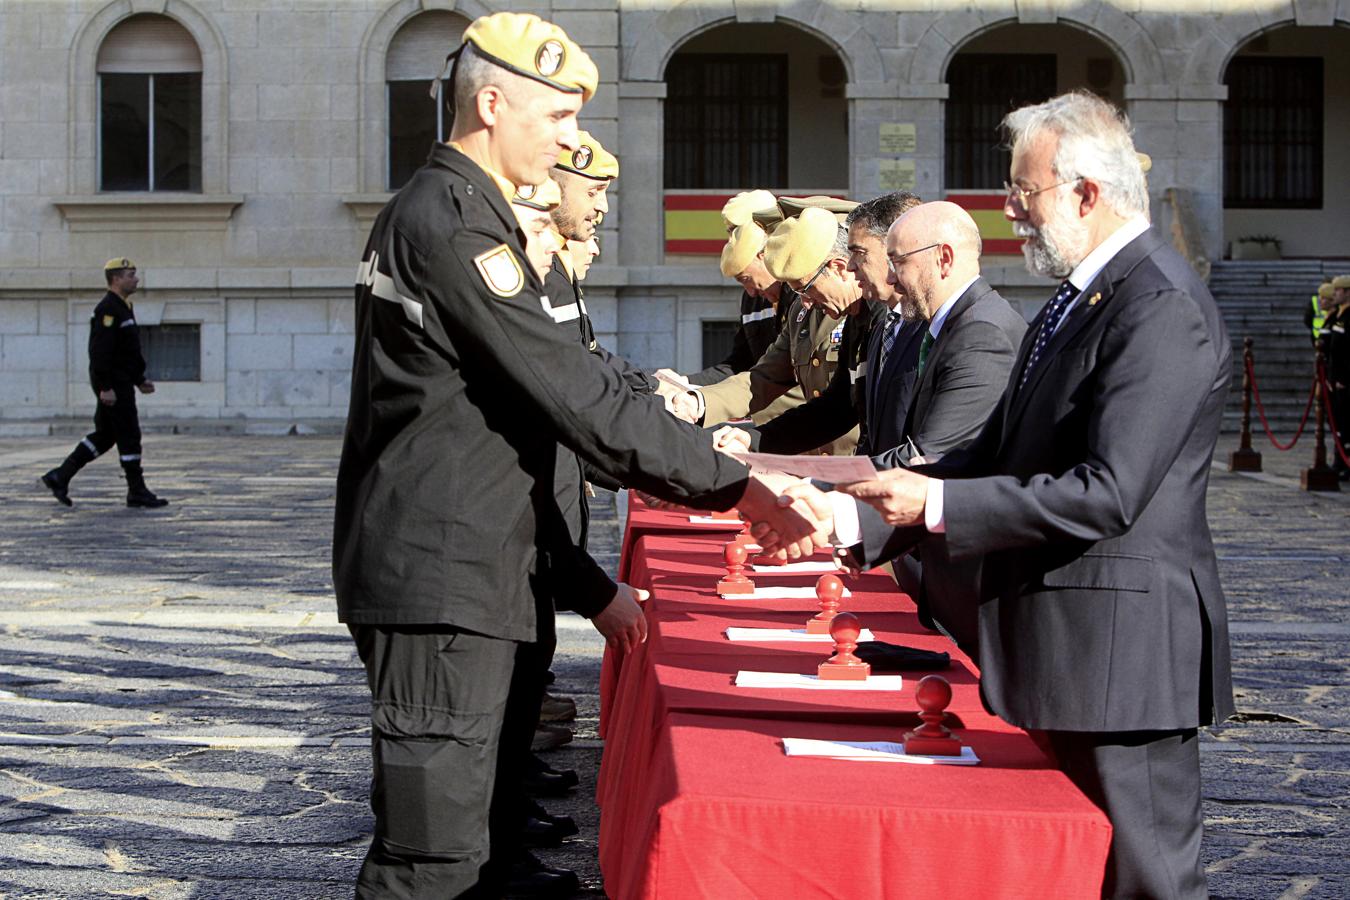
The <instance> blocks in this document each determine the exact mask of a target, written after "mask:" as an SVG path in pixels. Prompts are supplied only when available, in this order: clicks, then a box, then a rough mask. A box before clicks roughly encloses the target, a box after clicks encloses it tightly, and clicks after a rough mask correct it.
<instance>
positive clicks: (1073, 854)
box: [601, 713, 1111, 900]
mask: <svg viewBox="0 0 1350 900" xmlns="http://www.w3.org/2000/svg"><path fill="white" fill-rule="evenodd" d="M783 737H809V738H833V739H846V740H885V739H894V737H895V731H894V729H893V728H888V727H883V726H859V725H853V724H850V725H845V724H835V723H827V724H821V723H815V722H784V721H774V720H744V719H735V718H728V717H720V716H700V715H695V714H688V713H672V714H670V715H669V716H668V717H667V718H666V720H665V721H664V722H662V723H661V724H660V726H659V736H658V739H657V740H656V741H655V744H654V746H655V754H654V757H653V759H652V762H651V765H650V766H649V767H648V768H647V770H646V772H645V773H644V775H645V777H644V778H643V779H642V780H641V781H639V782H636V783H635V784H634V785H632V788H633V792H634V800H633V802H634V805H636V806H637V807H638V808H639V813H640V814H638V815H635V816H633V817H632V818H630V819H629V828H630V829H631V830H630V833H629V835H628V838H629V839H628V841H627V842H626V843H625V847H626V848H627V850H626V854H625V855H624V857H623V858H621V859H615V858H614V856H613V855H612V854H607V853H606V849H607V848H606V847H605V846H604V845H603V843H602V847H601V853H602V857H601V858H602V864H604V869H605V889H606V892H607V893H608V894H609V895H610V896H611V897H617V898H623V900H628V898H639V897H641V898H647V897H651V898H658V897H659V898H679V900H701V898H706V900H730V898H751V897H764V898H778V897H783V898H792V900H810V898H822V900H823V898H868V900H872V898H897V900H900V898H903V900H924V898H930V897H931V898H940V900H951V898H1001V897H1008V898H1014V897H1015V898H1027V897H1036V898H1042V897H1045V898H1049V897H1054V898H1061V897H1063V898H1080V897H1096V896H1098V895H1099V893H1100V890H1101V879H1102V867H1103V864H1104V862H1105V859H1106V853H1107V847H1108V845H1109V844H1110V839H1111V827H1110V825H1109V824H1108V823H1107V821H1106V817H1105V816H1104V815H1103V814H1102V813H1101V812H1100V811H1099V810H1097V808H1096V807H1094V806H1093V805H1092V804H1091V803H1089V802H1088V801H1087V800H1086V799H1085V798H1084V797H1083V796H1082V794H1080V793H1079V792H1078V791H1077V789H1075V788H1074V787H1073V786H1072V784H1070V782H1069V781H1068V779H1067V778H1065V777H1064V775H1063V774H1062V773H1060V772H1059V771H1057V770H1055V769H1053V768H1050V767H1048V766H1047V764H1046V760H1045V757H1044V756H1043V755H1041V753H1040V751H1039V750H1037V748H1036V746H1035V745H1034V744H1033V743H1032V742H1031V739H1030V738H1028V737H1027V736H1026V735H1025V734H1023V733H1020V732H1016V731H994V730H988V731H984V730H978V729H977V730H972V731H969V732H967V733H965V735H964V737H965V738H966V739H967V740H968V741H969V743H970V744H972V745H973V746H975V747H978V748H979V751H978V752H979V753H980V754H981V756H982V758H983V760H984V761H983V762H982V763H981V765H979V766H974V767H965V766H961V767H957V766H920V765H906V764H903V763H867V762H839V761H835V760H826V759H800V758H789V757H787V756H785V755H784V753H783V748H782V738H783ZM606 752H608V751H606ZM604 815H605V816H608V815H609V810H605V811H604Z"/></svg>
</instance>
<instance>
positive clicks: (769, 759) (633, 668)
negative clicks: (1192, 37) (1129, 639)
mask: <svg viewBox="0 0 1350 900" xmlns="http://www.w3.org/2000/svg"><path fill="white" fill-rule="evenodd" d="M686 520H687V519H686ZM631 522H632V519H631V518H630V523H631ZM664 525H665V526H668V527H669V528H670V529H671V530H666V531H647V532H644V533H640V534H635V535H631V541H626V543H625V546H626V547H627V551H626V552H627V556H628V558H627V568H626V573H627V575H628V576H629V579H630V583H633V584H635V585H638V586H641V587H646V588H648V589H649V590H651V591H652V598H651V599H650V600H649V601H648V602H647V610H646V612H647V617H648V627H649V637H648V640H647V643H646V644H644V645H641V646H640V647H639V648H638V649H637V650H636V651H634V652H633V653H631V654H630V655H629V656H628V657H627V658H626V659H622V660H620V659H618V658H617V657H615V656H613V655H612V654H607V655H606V660H605V680H604V681H602V692H601V694H602V695H601V702H602V722H603V723H604V725H605V735H606V742H605V752H604V759H603V762H602V765H601V773H600V779H599V782H598V786H597V801H598V803H599V804H600V807H601V826H600V864H601V869H602V871H603V872H604V876H605V889H606V892H607V893H608V894H609V896H611V897H614V898H624V900H627V898H639V897H641V898H679V900H684V898H700V897H707V898H718V900H726V898H737V897H785V898H798V897H802V898H811V897H822V898H824V897H844V898H852V897H859V898H872V897H878V898H883V897H895V898H900V897H904V898H916V897H918V898H921V897H929V896H932V897H938V896H941V897H943V898H944V900H947V898H950V897H953V896H958V897H1026V896H1054V897H1093V896H1097V894H1098V893H1099V892H1100V886H1101V879H1102V872H1103V867H1104V864H1105V860H1106V853H1107V848H1108V846H1109V843H1110V834H1111V830H1110V824H1109V823H1108V822H1107V820H1106V818H1105V816H1104V815H1103V814H1102V813H1101V811H1100V810H1098V809H1097V808H1096V807H1095V806H1094V805H1093V804H1092V803H1091V802H1090V801H1088V800H1087V798H1086V797H1084V796H1083V795H1082V794H1081V793H1080V792H1079V791H1078V790H1077V789H1076V788H1075V787H1074V786H1073V785H1072V784H1071V783H1070V782H1069V780H1068V779H1067V778H1066V777H1065V776H1064V775H1063V774H1062V773H1061V772H1059V771H1058V770H1057V769H1056V768H1055V767H1054V766H1053V764H1052V763H1051V762H1050V760H1048V759H1047V758H1046V757H1045V755H1044V754H1043V753H1042V752H1041V751H1040V749H1039V748H1038V747H1037V745H1036V744H1035V743H1034V742H1033V741H1032V740H1031V738H1030V737H1029V736H1028V735H1027V734H1026V733H1025V732H1023V731H1021V730H1020V729H1017V728H1015V727H1013V726H1011V725H1008V724H1007V723H1005V722H1003V721H1001V720H999V719H998V718H996V717H994V716H992V715H990V714H989V713H988V712H986V711H985V710H984V708H983V706H982V704H981V703H980V700H979V694H978V672H977V671H976V669H975V666H974V664H973V663H972V662H971V661H970V660H969V659H968V658H967V657H965V656H964V655H963V654H961V653H960V651H959V650H957V649H956V648H955V646H953V645H952V644H951V643H950V642H949V641H947V640H946V639H945V638H944V637H942V636H941V635H935V634H932V633H930V632H927V631H925V630H924V629H923V628H922V627H921V626H920V625H919V623H918V619H917V616H916V615H915V611H914V605H913V603H912V602H911V601H910V600H909V598H908V597H905V596H904V595H903V594H900V593H899V592H898V589H897V588H896V586H895V583H894V582H893V581H892V580H890V579H889V577H887V576H885V575H883V574H880V573H874V574H864V575H861V576H857V577H846V578H845V584H846V585H847V586H848V587H849V588H850V590H851V592H852V596H850V597H846V598H844V599H843V601H842V604H841V608H842V609H844V610H848V611H851V612H855V613H857V614H858V616H859V618H860V620H861V621H862V624H863V625H864V626H865V627H868V628H871V629H872V631H873V632H874V633H875V635H876V637H877V638H878V639H880V640H887V641H892V642H895V643H903V644H905V645H907V646H911V647H919V648H923V649H930V650H944V651H946V652H948V653H949V654H951V656H952V666H951V668H950V669H948V670H946V671H945V672H943V673H942V674H943V675H944V677H946V678H947V679H948V681H949V682H951V684H952V689H953V699H952V703H951V705H950V706H949V707H948V718H947V724H948V725H949V726H951V727H953V731H954V733H956V734H957V735H958V736H959V737H961V739H962V740H963V741H965V743H967V744H968V745H969V746H971V747H972V748H973V749H974V750H975V752H976V753H977V754H978V755H979V756H980V758H981V760H982V762H981V764H980V765H979V766H975V767H957V766H942V765H908V764H904V763H880V762H872V763H868V762H845V761H838V760H827V759H811V758H790V757H787V756H786V755H785V754H784V752H783V747H782V739H783V738H784V737H807V738H826V739H837V740H898V739H899V738H900V736H901V735H902V734H903V732H904V731H906V730H908V729H909V728H912V727H914V726H915V725H917V724H918V719H917V716H916V710H917V704H916V702H915V700H914V693H913V692H914V684H915V683H916V682H917V681H918V678H919V677H921V676H922V674H923V673H907V674H906V675H905V686H904V689H903V690H902V691H901V692H899V693H894V692H845V691H800V690H797V691H794V690H767V689H744V688H737V687H735V686H734V684H733V680H734V676H735V673H736V672H737V671H738V670H741V669H759V670H765V671H782V672H803V673H809V672H814V670H815V666H816V665H817V664H818V663H819V662H820V661H821V660H822V659H823V658H824V657H825V656H826V655H827V654H828V652H829V651H830V649H831V648H830V645H829V644H804V643H754V644H743V643H735V644H733V643H731V642H729V641H728V640H727V639H726V637H725V634H724V632H725V629H726V628H727V627H729V626H732V625H745V626H751V627H780V628H781V627H800V626H801V623H803V622H805V620H806V619H807V618H808V617H809V616H810V615H812V614H813V613H814V612H815V603H814V601H813V600H810V599H807V600H745V599H722V598H719V597H718V596H717V594H716V591H715V587H714V586H715V584H716V581H717V579H718V578H719V577H721V575H722V574H723V572H724V566H723V564H722V561H721V548H722V545H723V544H724V543H725V542H726V540H727V539H728V538H729V537H730V535H729V534H728V533H727V532H721V533H720V534H719V533H713V534H708V533H699V532H695V531H692V530H686V531H685V532H684V533H680V530H679V529H678V527H676V526H678V520H677V519H675V518H674V517H672V518H671V519H670V520H668V521H667V522H666V523H664ZM822 558H824V557H822ZM752 577H754V579H755V582H756V584H757V585H794V586H801V587H805V586H810V585H813V584H814V583H815V576H800V575H796V576H792V575H783V574H777V573H774V574H763V573H755V574H754V575H753V576H752Z"/></svg>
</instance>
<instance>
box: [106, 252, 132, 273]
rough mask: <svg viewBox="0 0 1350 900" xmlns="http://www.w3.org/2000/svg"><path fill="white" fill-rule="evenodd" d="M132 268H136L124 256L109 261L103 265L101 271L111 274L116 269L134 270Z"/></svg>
mask: <svg viewBox="0 0 1350 900" xmlns="http://www.w3.org/2000/svg"><path fill="white" fill-rule="evenodd" d="M134 268H136V264H135V263H134V262H132V261H131V260H129V259H127V258H126V257H125V256H118V257H116V258H115V259H110V260H108V261H107V262H105V263H104V264H103V271H105V272H112V271H114V270H116V269H134Z"/></svg>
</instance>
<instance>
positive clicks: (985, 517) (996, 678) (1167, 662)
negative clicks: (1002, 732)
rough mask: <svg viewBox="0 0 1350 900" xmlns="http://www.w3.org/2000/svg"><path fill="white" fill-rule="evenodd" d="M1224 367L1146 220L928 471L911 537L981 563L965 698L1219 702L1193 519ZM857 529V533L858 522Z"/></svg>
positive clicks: (1222, 708)
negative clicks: (936, 522) (929, 515)
mask: <svg viewBox="0 0 1350 900" xmlns="http://www.w3.org/2000/svg"><path fill="white" fill-rule="evenodd" d="M1043 315H1044V313H1042V316H1043ZM1039 325H1040V318H1038V319H1037V320H1036V321H1035V322H1033V323H1032V326H1031V329H1030V330H1029V331H1028V333H1027V338H1026V340H1025V341H1024V342H1023V345H1022V348H1021V351H1020V353H1019V355H1018V360H1017V363H1016V365H1015V367H1014V369H1013V372H1014V373H1020V372H1021V370H1022V368H1023V366H1024V365H1025V362H1026V358H1027V356H1028V354H1029V353H1030V350H1031V347H1032V345H1033V343H1034V341H1035V336H1036V333H1037V329H1038V328H1039ZM1230 374H1231V350H1230V345H1229V341H1228V335H1227V332H1226V330H1225V329H1224V325H1223V320H1222V318H1221V317H1220V314H1219V310H1218V307H1217V305H1216V304H1215V303H1214V300H1213V298H1212V297H1211V296H1210V294H1209V291H1208V290H1207V289H1206V287H1205V285H1204V283H1203V282H1201V281H1200V279H1199V278H1198V277H1197V276H1196V274H1195V273H1194V271H1192V270H1191V268H1190V267H1189V266H1188V265H1187V263H1186V262H1185V260H1184V259H1182V258H1181V257H1180V256H1179V255H1178V254H1177V253H1175V252H1174V251H1173V250H1172V249H1171V248H1170V247H1168V246H1167V245H1166V244H1165V243H1164V242H1163V241H1162V239H1161V238H1160V237H1159V236H1158V235H1157V234H1156V233H1155V232H1153V231H1148V232H1145V233H1144V234H1143V235H1141V236H1140V237H1138V238H1136V239H1135V240H1134V241H1132V242H1131V243H1130V244H1128V245H1127V246H1126V247H1125V248H1124V249H1123V250H1121V251H1120V252H1119V253H1118V254H1117V255H1116V256H1115V258H1113V259H1112V260H1111V261H1110V262H1109V263H1108V264H1107V266H1106V268H1105V269H1103V270H1102V272H1101V273H1100V274H1099V275H1098V276H1097V277H1096V278H1095V279H1094V280H1093V282H1092V283H1091V284H1090V285H1088V286H1087V288H1086V290H1084V291H1083V292H1082V294H1081V295H1080V296H1079V298H1078V300H1077V302H1076V304H1075V306H1074V308H1073V309H1072V310H1071V311H1070V312H1069V314H1068V315H1067V316H1066V317H1065V319H1064V321H1063V323H1062V324H1061V327H1060V329H1059V331H1058V332H1057V333H1056V334H1055V335H1054V337H1053V338H1052V339H1051V341H1050V344H1049V345H1048V347H1047V348H1046V351H1045V353H1044V356H1043V358H1042V359H1041V361H1040V363H1039V364H1038V365H1037V366H1036V367H1035V369H1033V370H1032V371H1031V372H1030V374H1029V378H1028V380H1027V383H1026V385H1025V387H1022V388H1021V389H1020V390H1019V389H1017V388H1016V382H1017V380H1018V378H1017V377H1016V375H1015V377H1014V378H1013V379H1012V381H1010V383H1009V386H1008V389H1007V390H1006V391H1005V392H1004V395H1003V398H1002V400H1001V401H1000V403H999V406H998V408H997V409H996V410H995V412H994V414H993V415H992V416H991V417H990V419H989V421H988V423H987V424H986V426H985V428H984V429H983V430H982V431H981V433H980V436H979V437H978V438H977V439H976V441H975V442H974V443H973V444H972V445H970V446H969V447H967V448H966V449H964V450H959V451H955V452H953V453H951V454H949V455H948V456H947V457H945V458H944V459H942V460H941V461H940V462H938V463H937V464H936V465H935V466H933V467H931V468H930V470H929V474H933V475H939V476H943V477H946V478H947V481H946V482H945V484H944V486H943V491H944V516H945V523H946V533H945V534H944V535H942V536H940V537H938V536H934V537H933V538H931V540H941V541H942V542H943V544H944V546H945V550H946V553H947V557H948V558H949V560H950V562H949V563H947V564H948V565H952V566H960V565H965V564H967V563H969V562H970V561H974V560H981V559H982V560H983V572H982V575H981V578H980V590H979V594H978V596H972V597H971V598H970V602H971V603H978V604H979V639H980V657H979V662H980V668H981V691H982V693H983V696H984V698H985V702H986V703H987V704H988V705H989V707H990V708H991V709H992V710H993V711H994V712H995V713H997V714H998V715H999V716H1001V717H1002V718H1004V719H1006V720H1007V721H1009V722H1012V723H1013V724H1015V725H1019V726H1021V727H1024V728H1043V729H1059V730H1068V731H1097V732H1100V731H1138V730H1171V729H1180V728H1193V727H1196V726H1198V725H1202V724H1208V723H1210V722H1212V721H1216V720H1222V719H1224V718H1226V717H1227V716H1229V715H1231V714H1232V712H1233V700H1232V681H1231V675H1230V670H1229V645H1228V624H1227V613H1226V611H1225V605H1224V599H1223V591H1222V589H1221V587H1220V585H1219V574H1218V564H1217V562H1216V559H1215V556H1214V546H1213V542H1212V539H1211V537H1210V531H1209V523H1208V521H1207V520H1206V517H1205V493H1206V488H1207V486H1208V483H1209V467H1210V460H1211V458H1212V456H1213V452H1214V445H1215V442H1216V441H1217V439H1218V433H1219V423H1220V420H1221V418H1222V415H1223V406H1224V399H1225V397H1226V395H1227V393H1228V381H1229V377H1230ZM872 524H873V525H874V524H875V520H873V523H872ZM923 534H924V532H923V530H922V528H909V529H898V530H893V531H892V532H891V533H890V535H889V538H888V540H887V541H885V542H884V543H889V544H891V546H890V547H889V548H886V547H882V546H880V544H879V543H878V544H875V545H874V546H873V547H872V548H870V549H865V550H864V554H865V555H869V556H870V555H871V554H872V553H877V552H879V553H883V554H884V553H888V552H889V553H892V554H893V553H894V552H896V551H898V550H899V549H901V548H903V547H905V546H909V545H912V544H913V542H914V541H915V540H916V539H917V538H919V537H922V536H923ZM865 535H870V538H869V537H867V536H865V538H864V543H865V544H866V543H867V541H868V540H869V539H870V540H873V541H876V540H877V534H876V532H875V531H874V530H873V529H871V528H870V527H869V528H868V529H866V530H865ZM882 558H887V557H885V556H883V557H882ZM925 563H926V565H929V564H931V563H929V561H928V559H927V557H926V558H925Z"/></svg>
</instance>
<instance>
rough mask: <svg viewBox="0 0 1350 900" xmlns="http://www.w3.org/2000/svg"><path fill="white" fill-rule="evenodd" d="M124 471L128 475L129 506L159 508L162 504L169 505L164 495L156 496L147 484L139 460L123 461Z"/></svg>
mask: <svg viewBox="0 0 1350 900" xmlns="http://www.w3.org/2000/svg"><path fill="white" fill-rule="evenodd" d="M122 471H124V472H125V473H126V476H127V506H134V507H139V508H141V509H159V508H160V507H161V506H168V505H169V501H168V500H165V499H164V498H163V497H156V496H155V495H154V494H152V493H150V489H149V488H148V487H146V486H145V476H144V475H142V474H141V464H140V463H139V462H124V463H122Z"/></svg>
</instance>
